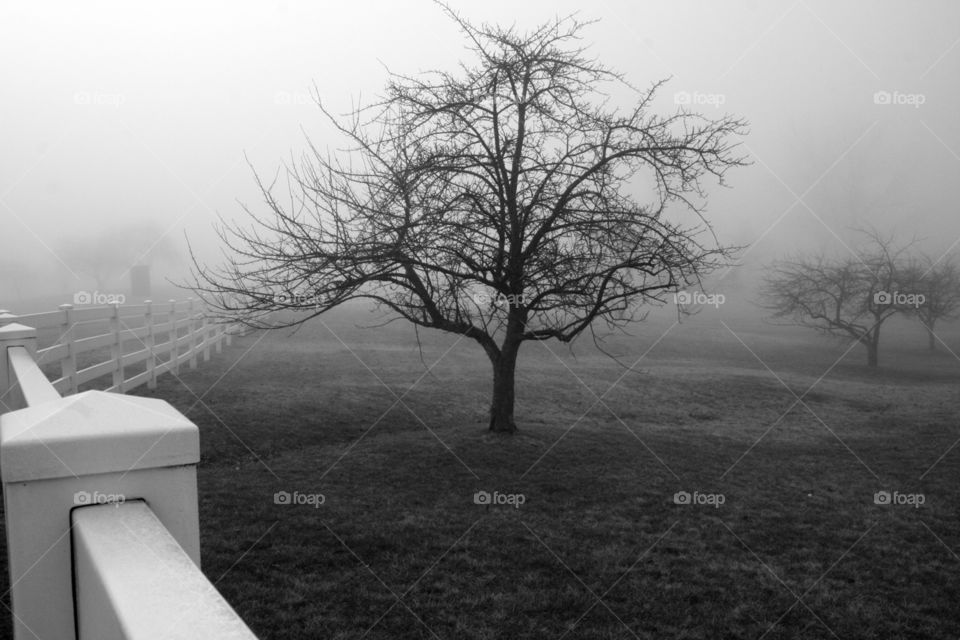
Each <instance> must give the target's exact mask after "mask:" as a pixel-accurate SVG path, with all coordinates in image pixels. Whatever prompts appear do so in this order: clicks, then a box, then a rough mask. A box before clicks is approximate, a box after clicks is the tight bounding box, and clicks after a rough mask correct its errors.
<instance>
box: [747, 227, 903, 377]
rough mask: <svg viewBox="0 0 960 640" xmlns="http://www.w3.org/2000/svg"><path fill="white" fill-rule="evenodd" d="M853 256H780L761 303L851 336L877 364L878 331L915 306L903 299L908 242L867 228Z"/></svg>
mask: <svg viewBox="0 0 960 640" xmlns="http://www.w3.org/2000/svg"><path fill="white" fill-rule="evenodd" d="M864 233H865V235H866V243H865V246H863V247H862V248H861V249H858V250H857V251H856V254H855V255H851V256H848V257H842V258H828V257H825V256H823V255H816V256H801V257H798V258H794V259H788V260H781V261H778V262H776V263H774V264H773V265H771V266H770V267H768V273H767V275H766V277H765V278H764V281H763V284H762V286H761V291H760V295H761V299H762V300H763V306H764V307H765V308H767V309H768V310H770V311H772V317H773V318H774V319H779V320H785V321H786V322H787V323H788V324H794V325H799V326H804V327H810V328H812V329H815V330H817V331H820V332H821V333H824V334H826V335H831V336H837V337H841V338H853V339H854V340H857V341H858V342H860V344H862V345H863V346H864V347H865V348H866V350H867V365H868V366H870V367H876V366H877V365H878V363H879V352H880V330H881V328H882V327H883V323H884V322H886V321H887V320H888V319H889V318H890V317H892V316H893V315H895V314H897V313H904V312H909V311H912V310H915V308H916V307H915V304H914V302H915V299H914V298H908V297H904V295H905V292H906V291H907V289H906V288H905V287H904V286H903V285H904V284H905V283H906V282H908V281H909V277H910V275H909V273H907V269H906V251H907V247H906V246H896V245H895V244H894V242H893V240H892V239H891V238H889V237H884V236H882V235H881V234H879V233H878V232H876V231H866V232H864Z"/></svg>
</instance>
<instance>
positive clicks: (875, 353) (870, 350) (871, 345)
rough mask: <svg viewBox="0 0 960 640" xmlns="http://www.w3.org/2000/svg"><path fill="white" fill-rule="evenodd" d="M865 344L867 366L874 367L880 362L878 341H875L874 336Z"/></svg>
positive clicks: (875, 337)
mask: <svg viewBox="0 0 960 640" xmlns="http://www.w3.org/2000/svg"><path fill="white" fill-rule="evenodd" d="M865 344H866V345H867V366H868V367H876V366H877V364H879V360H880V358H879V355H880V354H879V351H880V349H879V347H880V340H879V339H877V336H874V337H873V338H872V339H868V340H867V341H866V343H865Z"/></svg>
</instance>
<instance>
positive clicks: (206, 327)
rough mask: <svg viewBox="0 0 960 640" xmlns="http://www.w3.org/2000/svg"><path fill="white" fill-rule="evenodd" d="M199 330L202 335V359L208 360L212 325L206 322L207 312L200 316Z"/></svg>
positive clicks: (212, 335)
mask: <svg viewBox="0 0 960 640" xmlns="http://www.w3.org/2000/svg"><path fill="white" fill-rule="evenodd" d="M200 331H201V335H203V361H204V362H209V361H210V341H211V340H213V337H214V334H213V326H212V325H211V324H209V323H208V322H207V314H206V313H204V314H203V316H202V317H201V318H200Z"/></svg>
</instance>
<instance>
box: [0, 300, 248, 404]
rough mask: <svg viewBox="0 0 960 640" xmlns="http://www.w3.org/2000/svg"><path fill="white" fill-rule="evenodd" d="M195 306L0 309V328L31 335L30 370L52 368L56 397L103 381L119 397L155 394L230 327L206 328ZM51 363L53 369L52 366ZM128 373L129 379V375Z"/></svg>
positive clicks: (226, 335)
mask: <svg viewBox="0 0 960 640" xmlns="http://www.w3.org/2000/svg"><path fill="white" fill-rule="evenodd" d="M203 311H204V310H203V307H202V305H201V304H199V302H198V301H195V300H192V299H188V300H184V301H179V302H177V301H174V300H170V301H169V302H162V303H157V302H151V301H149V300H148V301H147V302H145V303H144V304H135V305H119V304H115V305H105V306H74V305H71V304H64V305H60V307H59V308H58V309H57V310H56V311H46V312H43V313H30V314H25V315H19V316H18V315H14V314H12V313H10V312H9V311H6V310H0V326H3V325H5V324H10V323H11V322H17V323H20V324H22V325H25V326H29V327H32V328H34V329H37V330H38V335H39V338H40V342H41V348H40V349H38V351H37V364H39V365H40V366H41V367H42V368H44V369H46V370H48V375H50V374H49V370H50V368H51V367H54V368H55V371H56V376H57V377H55V379H53V380H52V384H53V386H54V388H55V389H56V390H57V391H58V392H59V393H61V394H68V393H77V391H79V388H80V386H81V385H84V384H87V383H91V382H93V381H95V380H97V379H98V378H104V377H106V376H110V382H109V383H108V384H107V386H105V387H104V390H106V391H117V392H120V393H124V392H126V391H129V390H131V389H134V388H136V387H138V386H140V385H142V384H146V385H147V386H148V387H149V388H151V389H152V388H155V387H156V384H157V377H158V376H159V375H161V374H162V373H164V372H166V371H173V372H174V373H177V372H178V371H179V368H180V365H182V364H184V363H189V366H190V367H191V368H194V367H196V366H197V359H198V357H199V356H200V355H202V357H203V359H204V361H206V360H209V359H210V349H211V347H212V348H214V349H215V350H216V352H218V353H219V352H220V350H221V344H222V343H223V342H224V341H226V343H227V344H228V345H229V344H230V340H231V336H232V335H234V334H237V333H241V334H242V332H243V330H242V329H241V328H239V327H238V326H235V325H227V324H222V323H212V322H210V321H209V320H208V319H207V318H206V317H205V314H204V312H203ZM57 365H59V366H57ZM132 371H136V373H132V375H131V372H132Z"/></svg>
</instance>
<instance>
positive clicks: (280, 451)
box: [0, 312, 960, 639]
mask: <svg viewBox="0 0 960 640" xmlns="http://www.w3.org/2000/svg"><path fill="white" fill-rule="evenodd" d="M367 320H369V318H367V317H360V318H357V317H356V316H355V315H348V314H345V313H339V314H335V315H332V316H330V317H329V318H325V319H324V320H323V321H322V322H321V321H319V320H314V321H312V322H311V323H310V324H308V325H307V326H305V327H304V328H303V329H301V330H300V331H298V332H296V333H292V334H291V332H290V331H289V330H287V331H279V332H271V333H266V334H251V335H249V336H247V337H244V338H242V339H239V340H236V341H235V342H234V343H233V346H232V347H229V348H225V349H224V352H223V353H222V354H219V355H216V356H215V357H214V358H213V360H212V361H211V362H210V363H207V364H205V365H204V364H201V366H200V367H199V368H198V369H196V370H189V369H186V368H184V369H182V370H181V373H180V376H179V379H177V378H175V377H174V376H171V375H166V376H164V377H163V378H161V383H160V385H159V388H158V389H156V390H155V391H148V390H147V389H146V388H141V389H138V390H136V391H135V392H134V393H136V394H138V395H148V396H156V397H160V398H164V399H167V400H169V401H170V402H171V403H173V404H174V405H175V406H176V407H177V408H179V409H180V410H181V411H183V412H184V413H186V414H187V415H188V416H189V417H190V418H191V419H192V420H194V421H195V422H196V423H197V424H198V425H199V427H200V432H201V447H202V460H201V464H200V466H199V469H198V478H199V488H200V521H201V537H202V556H203V569H204V571H205V573H206V574H207V575H208V576H209V577H210V579H211V580H212V581H213V582H214V583H215V584H216V585H217V587H218V589H220V590H221V591H222V593H223V594H224V595H225V597H226V598H227V600H228V601H230V602H231V603H232V604H233V606H234V607H235V608H236V609H237V611H238V612H239V613H240V615H241V616H242V617H243V618H244V620H246V621H247V623H248V624H249V625H250V626H251V627H252V628H253V630H254V631H255V632H256V633H257V634H258V635H259V636H260V637H262V638H291V639H292V638H360V637H366V638H371V639H374V638H391V639H392V638H478V639H479V638H561V637H566V638H595V639H600V638H760V637H764V638H833V637H840V638H893V637H897V638H930V637H956V636H957V635H958V634H960V612H958V611H960V610H958V609H957V607H956V603H957V602H958V601H960V557H958V555H957V552H958V550H960V528H958V514H957V509H956V506H955V505H957V504H958V502H960V501H958V498H960V495H958V494H960V485H958V483H957V478H958V475H960V473H958V472H960V449H952V447H953V445H954V444H955V443H956V441H957V440H958V438H960V428H958V423H957V415H958V408H960V405H958V400H960V398H958V391H960V385H958V383H960V362H958V361H957V360H956V359H955V358H953V357H952V356H951V355H949V354H947V353H940V354H935V355H932V356H931V355H928V354H926V353H924V351H923V345H924V339H923V336H922V335H921V334H919V333H918V332H916V330H915V329H910V330H909V332H908V333H906V334H905V337H904V339H903V340H902V341H900V344H898V345H896V346H894V345H892V344H891V346H889V347H888V348H887V349H886V350H884V351H883V352H882V354H881V357H882V358H883V359H882V361H881V365H882V367H881V368H880V369H879V370H877V371H870V370H868V369H866V367H865V366H864V364H863V361H864V360H865V357H864V354H863V352H862V351H863V350H862V348H861V347H853V349H852V350H851V351H849V353H847V355H846V357H843V355H844V352H845V351H846V350H847V349H848V348H849V347H850V345H847V344H842V343H836V342H831V341H827V340H825V339H823V338H819V337H817V336H816V335H813V334H809V333H806V332H803V331H799V330H793V329H785V328H778V327H770V326H766V325H763V324H761V323H758V322H755V321H752V320H747V319H743V318H736V317H734V316H729V317H721V316H719V315H713V316H711V315H710V314H709V313H706V312H705V313H704V314H701V315H700V316H697V317H694V318H691V319H688V320H685V321H684V322H683V323H682V324H679V325H674V324H673V321H674V319H673V318H671V317H669V315H662V316H657V317H653V318H652V319H651V320H650V321H648V322H647V323H645V324H643V325H640V326H639V327H638V328H637V329H636V330H635V331H633V332H632V333H633V335H632V336H625V337H621V338H618V339H617V340H615V341H613V342H612V343H611V344H610V345H609V348H610V349H611V350H613V351H615V352H616V353H617V354H618V355H620V356H621V359H622V361H623V362H625V363H626V364H627V365H632V364H634V363H636V366H635V368H634V369H633V370H631V371H627V370H626V369H624V368H623V367H621V366H618V365H617V364H616V363H614V362H611V361H610V360H609V359H607V358H606V357H605V356H602V355H601V354H598V353H597V352H596V351H595V350H594V349H593V348H592V346H588V345H578V346H576V347H575V348H574V349H573V350H572V351H571V350H570V349H568V348H567V347H564V346H561V345H558V344H555V343H547V344H527V345H525V346H524V349H523V351H522V352H521V365H520V371H519V374H518V380H519V383H518V384H519V387H518V405H517V420H518V424H519V425H520V428H521V431H520V432H519V433H518V434H516V435H515V436H512V437H504V436H495V435H492V434H489V433H487V432H486V430H485V422H486V415H485V414H486V409H487V394H488V390H489V384H490V383H489V365H488V363H487V362H486V361H485V359H484V356H483V354H482V352H481V351H480V350H479V348H477V347H476V346H475V345H474V344H472V343H468V342H466V341H458V340H457V338H456V337H454V336H447V335H437V334H432V333H431V334H424V333H421V336H420V337H421V339H422V341H423V343H422V355H421V353H420V352H419V351H418V349H417V346H416V340H415V336H414V334H413V332H412V330H411V329H409V328H407V327H404V326H401V325H389V326H387V327H384V328H380V329H367V330H364V329H359V328H357V327H356V326H355V323H356V322H361V323H362V322H364V321H367ZM721 320H722V322H721ZM889 339H890V341H891V342H893V341H894V336H893V335H891V336H890V337H889ZM947 342H948V344H950V345H951V348H953V349H954V350H955V351H957V349H956V346H957V345H956V343H957V340H947ZM641 356H642V358H641ZM638 359H639V361H638ZM428 367H429V369H428ZM808 390H809V391H808ZM794 394H796V395H794ZM797 396H800V397H802V401H800V402H798V400H797ZM478 491H485V492H488V493H490V494H494V492H497V494H498V496H499V498H500V499H501V500H504V501H507V502H509V503H510V504H499V505H498V504H493V505H483V504H475V494H476V493H477V492H478ZM878 491H888V492H890V493H891V495H893V496H894V499H895V500H896V499H898V498H899V499H901V500H912V501H916V497H915V496H917V495H918V494H922V496H923V498H922V499H923V501H924V503H923V504H922V505H920V506H919V507H915V506H912V505H909V504H901V505H877V504H875V502H874V494H875V493H876V492H878ZM277 492H286V493H287V494H289V495H291V496H292V499H291V501H290V502H291V504H276V501H275V494H276V493H277ZM677 492H686V493H687V494H689V495H691V496H692V500H691V501H692V502H695V503H696V502H702V504H676V503H675V494H677ZM893 492H897V493H896V494H893ZM321 495H322V498H319V497H317V496H321ZM521 496H522V497H521ZM682 496H683V494H681V497H682ZM321 500H322V504H317V503H318V502H320V501H321ZM521 501H522V504H517V503H518V502H521ZM296 502H301V503H302V504H296ZM3 576H4V578H3V579H4V580H6V574H5V572H4V574H3ZM5 588H6V587H4V590H5ZM8 604H9V602H8ZM3 613H4V614H6V615H7V617H6V618H4V619H3V620H0V624H3V626H4V629H7V628H9V613H8V612H7V611H6V610H3Z"/></svg>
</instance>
